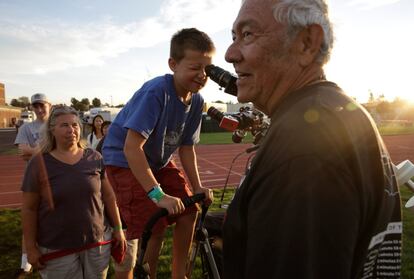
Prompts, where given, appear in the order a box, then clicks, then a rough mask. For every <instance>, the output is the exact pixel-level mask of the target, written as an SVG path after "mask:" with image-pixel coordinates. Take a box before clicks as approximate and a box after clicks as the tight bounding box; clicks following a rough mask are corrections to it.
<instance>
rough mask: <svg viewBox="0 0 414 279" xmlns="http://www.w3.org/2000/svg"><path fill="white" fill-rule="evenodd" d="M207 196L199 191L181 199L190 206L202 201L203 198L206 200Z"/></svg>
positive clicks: (186, 205) (185, 204)
mask: <svg viewBox="0 0 414 279" xmlns="http://www.w3.org/2000/svg"><path fill="white" fill-rule="evenodd" d="M205 198H206V194H204V193H199V194H195V195H193V196H191V197H187V198H182V199H181V201H182V202H183V204H184V206H185V207H186V208H187V207H190V206H192V205H194V204H196V203H198V202H201V201H202V200H204V199H205Z"/></svg>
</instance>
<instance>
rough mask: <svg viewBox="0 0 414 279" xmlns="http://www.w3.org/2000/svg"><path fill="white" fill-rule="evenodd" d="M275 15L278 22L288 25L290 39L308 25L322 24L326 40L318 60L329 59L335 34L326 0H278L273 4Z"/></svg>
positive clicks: (322, 61)
mask: <svg viewBox="0 0 414 279" xmlns="http://www.w3.org/2000/svg"><path fill="white" fill-rule="evenodd" d="M273 17H274V18H275V20H276V21H277V22H279V23H282V24H286V25H287V28H288V30H287V36H288V39H293V38H294V37H295V35H296V34H297V33H298V32H299V31H300V30H302V29H303V28H304V27H306V26H309V25H312V24H317V25H320V26H321V27H322V29H323V33H324V40H323V42H322V46H321V49H320V51H319V55H318V57H317V61H318V62H320V63H322V64H325V63H326V62H328V61H329V58H330V55H331V50H332V47H333V42H334V35H333V30H332V23H331V22H330V20H329V15H328V5H327V3H326V0H278V1H277V3H276V4H275V5H274V6H273Z"/></svg>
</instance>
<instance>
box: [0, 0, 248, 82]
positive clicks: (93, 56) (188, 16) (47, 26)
mask: <svg viewBox="0 0 414 279" xmlns="http://www.w3.org/2000/svg"><path fill="white" fill-rule="evenodd" d="M239 5H240V0H209V1H193V0H166V1H164V2H163V3H162V5H161V8H160V10H159V13H158V14H157V15H154V16H152V17H147V18H143V19H140V20H138V21H135V22H129V23H126V24H117V23H114V22H113V21H112V20H111V19H108V18H106V19H105V20H101V21H99V22H89V23H87V24H80V23H77V24H76V23H75V24H73V23H69V22H65V21H62V20H59V19H56V18H54V19H50V20H47V21H43V22H30V21H26V22H25V23H21V22H19V21H17V20H16V21H12V20H10V19H9V20H1V19H0V42H1V44H0V53H1V54H0V56H1V60H2V63H1V65H0V74H1V73H7V74H46V73H50V72H54V71H62V70H66V69H69V68H73V67H84V66H90V65H102V64H104V63H105V59H107V58H111V57H116V56H118V55H119V54H122V53H125V52H127V51H129V50H130V49H133V48H148V47H151V46H154V45H157V44H159V43H162V42H168V41H169V40H170V38H171V35H172V34H173V33H174V32H175V31H177V30H178V29H180V28H184V27H192V26H194V27H197V28H199V29H201V30H203V31H205V32H207V33H209V34H212V33H214V32H218V31H220V30H223V29H224V28H228V27H229V26H231V23H232V21H233V20H234V18H235V16H236V14H235V13H236V12H237V9H235V8H234V7H237V6H239Z"/></svg>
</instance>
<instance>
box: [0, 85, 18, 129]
mask: <svg viewBox="0 0 414 279" xmlns="http://www.w3.org/2000/svg"><path fill="white" fill-rule="evenodd" d="M21 111H22V108H17V107H12V106H7V105H6V90H5V87H4V84H3V83H0V128H10V127H13V128H14V127H15V126H16V124H17V120H18V119H19V117H20V113H21Z"/></svg>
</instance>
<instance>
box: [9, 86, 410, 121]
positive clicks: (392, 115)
mask: <svg viewBox="0 0 414 279" xmlns="http://www.w3.org/2000/svg"><path fill="white" fill-rule="evenodd" d="M70 102H71V104H70V106H71V107H73V108H75V109H76V110H78V111H88V110H89V109H91V108H95V107H101V106H102V105H103V106H108V107H110V105H109V104H108V103H105V104H102V102H101V100H100V99H99V98H96V97H95V98H93V99H92V102H90V101H89V99H88V98H83V99H81V100H78V99H76V98H71V100H70ZM216 102H219V101H216ZM10 105H12V106H15V107H21V108H26V109H29V106H30V99H29V98H28V97H26V96H23V97H19V98H17V99H12V100H11V102H10ZM123 106H124V104H120V105H117V106H115V107H117V108H120V107H123ZM362 106H364V107H365V108H366V109H367V110H368V112H369V113H370V114H371V115H372V116H373V118H374V119H375V120H381V119H382V120H409V121H413V122H414V104H413V103H409V102H406V101H404V100H403V99H400V98H395V99H394V100H393V101H387V100H386V99H385V97H384V95H383V94H382V95H379V96H378V97H377V98H375V97H374V95H373V94H372V92H370V96H369V99H368V102H367V103H365V104H362Z"/></svg>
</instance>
